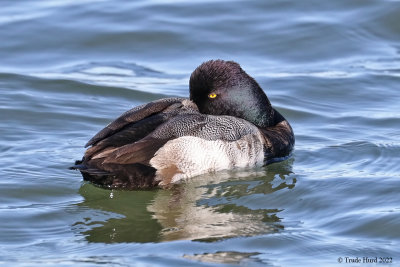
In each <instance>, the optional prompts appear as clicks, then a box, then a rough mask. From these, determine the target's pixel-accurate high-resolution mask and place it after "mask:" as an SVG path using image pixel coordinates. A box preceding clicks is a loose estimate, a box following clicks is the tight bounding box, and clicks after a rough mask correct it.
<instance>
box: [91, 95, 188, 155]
mask: <svg viewBox="0 0 400 267" xmlns="http://www.w3.org/2000/svg"><path fill="white" fill-rule="evenodd" d="M184 100H187V99H186V98H178V97H177V98H163V99H160V100H156V101H153V102H150V103H147V104H143V105H140V106H137V107H134V108H132V109H130V110H128V111H126V112H125V113H123V114H122V115H121V116H119V117H118V118H117V119H116V120H114V121H113V122H111V123H110V124H108V125H107V126H106V127H105V128H104V129H102V130H101V131H100V132H98V133H97V134H96V135H95V136H93V137H92V138H91V139H90V140H89V141H88V142H87V143H86V145H85V147H88V146H91V145H94V144H96V143H97V142H99V141H101V140H103V139H104V138H107V137H109V136H110V135H113V134H114V133H116V132H118V131H120V130H121V129H122V128H124V127H125V126H126V125H128V124H131V123H135V122H138V121H140V120H143V119H145V118H147V117H149V116H151V115H154V114H157V113H160V112H162V111H163V110H165V109H166V108H168V107H170V106H171V105H174V104H178V105H179V104H182V101H184Z"/></svg>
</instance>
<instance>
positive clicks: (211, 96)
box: [208, 93, 217, 98]
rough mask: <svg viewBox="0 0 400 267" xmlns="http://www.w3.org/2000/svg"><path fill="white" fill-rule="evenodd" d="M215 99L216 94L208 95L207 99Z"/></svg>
mask: <svg viewBox="0 0 400 267" xmlns="http://www.w3.org/2000/svg"><path fill="white" fill-rule="evenodd" d="M216 97H217V94H214V93H211V94H209V95H208V98H216Z"/></svg>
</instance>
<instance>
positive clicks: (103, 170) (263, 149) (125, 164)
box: [74, 60, 294, 189]
mask: <svg viewBox="0 0 400 267" xmlns="http://www.w3.org/2000/svg"><path fill="white" fill-rule="evenodd" d="M189 84H190V85H189V86H190V99H187V98H164V99H160V100H157V101H153V102H150V103H148V104H144V105H141V106H138V107H135V108H133V109H131V110H128V111H126V112H125V113H123V114H122V115H121V116H120V117H118V118H117V119H116V120H114V121H113V122H111V123H110V124H109V125H107V126H106V127H105V128H104V129H102V130H101V131H100V132H98V133H97V134H96V135H95V136H94V137H93V138H92V139H90V140H89V142H88V143H87V144H86V146H85V147H89V148H88V149H87V150H86V152H85V155H84V156H83V158H82V160H81V161H77V162H76V164H75V166H74V167H75V168H76V169H79V170H80V172H81V173H82V175H83V177H84V179H85V180H88V181H90V182H92V183H94V184H97V185H100V186H104V187H108V188H125V189H139V188H151V187H156V186H160V187H168V186H170V185H172V184H175V183H178V182H180V181H182V180H184V179H188V178H191V177H194V176H196V175H200V174H204V173H208V172H216V171H219V170H224V169H232V168H242V167H252V166H261V165H265V164H268V163H270V162H273V161H277V160H283V159H285V158H286V157H288V156H289V154H290V152H291V151H292V149H293V146H294V135H293V130H292V128H291V127H290V125H289V123H288V121H286V119H285V118H284V117H283V116H282V115H281V114H280V113H279V112H278V111H276V110H275V109H274V108H272V106H271V103H270V101H269V100H268V98H267V96H266V95H265V93H264V91H263V90H262V89H261V87H260V86H259V85H258V83H257V82H256V81H255V80H254V79H253V78H252V77H250V76H249V75H248V74H247V73H246V72H244V70H243V69H242V68H241V67H240V65H239V64H237V63H235V62H233V61H223V60H211V61H207V62H205V63H203V64H201V65H200V66H199V67H197V68H196V69H195V70H194V72H193V73H192V74H191V76H190V82H189Z"/></svg>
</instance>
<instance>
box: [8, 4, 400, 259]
mask: <svg viewBox="0 0 400 267" xmlns="http://www.w3.org/2000/svg"><path fill="white" fill-rule="evenodd" d="M399 18H400V2H399V1H394V0H393V1H389V0H386V1H383V0H382V1H377V0H375V1H372V0H367V1H345V0H341V1H317V0H315V1H284V0H282V1H223V0H220V1H206V2H203V1H191V2H186V1H161V0H153V1H131V2H130V3H127V2H126V1H118V0H117V1H106V0H104V1H94V0H93V1H91V0H86V1H79V2H77V1H68V0H64V1H50V0H49V1H2V8H1V9H0V40H1V42H0V58H1V61H0V109H1V111H0V136H1V139H0V151H1V152H0V153H1V161H0V175H1V179H0V229H1V231H0V263H1V264H3V265H5V266H10V265H12V266H42V265H43V264H47V265H50V266H53V265H54V266H71V265H78V266H96V265H104V264H107V265H110V266H179V265H183V266H187V265H190V266H192V265H193V266H214V265H218V266H220V265H221V264H222V265H225V266H229V265H236V264H241V265H244V266H265V265H267V266H268V265H269V266H299V265H300V266H301V265H305V266H306V265H308V266H310V265H311V264H312V265H319V266H339V265H346V266H367V265H368V264H366V263H352V264H350V263H346V262H345V261H346V257H348V258H347V260H348V261H349V260H350V259H353V260H357V257H358V259H360V260H363V257H368V258H369V259H375V257H378V258H377V259H378V261H379V260H380V257H389V258H391V260H392V266H398V265H399V264H400V257H399V255H400V254H399V252H400V249H399V248H400V165H399V162H400V141H399V140H400V130H399V125H400V106H399V102H400V94H399V89H400V88H399V84H400V53H399V51H400V23H399ZM215 58H222V59H232V60H235V61H237V62H239V63H240V64H241V65H242V67H243V68H244V69H245V70H246V71H247V72H248V73H249V74H250V75H252V76H254V77H255V78H256V79H257V81H258V82H259V83H260V85H261V86H262V87H263V88H264V90H265V91H266V93H267V94H268V96H269V98H270V100H271V102H272V103H273V105H274V107H276V108H277V109H278V110H279V111H280V112H281V113H282V114H284V115H285V116H286V118H287V119H288V120H289V121H290V123H291V125H292V126H293V128H294V131H295V135H296V147H295V151H294V153H293V157H292V158H291V159H289V160H287V161H284V162H280V163H275V164H271V165H269V166H266V167H263V168H259V169H247V170H238V171H226V172H221V173H216V174H212V175H203V176H201V177H198V178H196V179H193V180H192V181H188V182H187V183H184V184H182V185H180V186H178V187H176V188H174V189H172V190H153V191H136V192H127V191H109V190H104V189H100V188H97V187H95V186H93V185H91V184H86V183H83V182H82V177H81V176H80V174H79V173H78V172H76V171H71V170H68V167H69V166H71V164H72V163H73V162H74V160H76V159H79V158H80V157H81V156H82V154H83V152H84V148H83V145H84V144H85V143H86V141H87V140H89V138H91V137H92V136H93V135H94V134H95V133H96V132H97V131H98V130H99V129H101V128H102V127H103V126H105V125H106V124H107V123H108V122H110V121H111V120H112V119H114V118H115V117H116V116H118V115H119V114H121V113H122V112H124V111H125V110H127V109H129V108H131V107H133V106H136V105H139V104H142V103H146V102H149V101H152V100H155V99H159V98H162V97H169V96H184V97H185V96H188V78H189V75H190V73H191V71H193V70H194V68H195V67H196V66H197V65H199V64H200V63H201V62H203V61H205V60H208V59H215ZM339 258H342V259H343V261H344V262H343V263H342V264H340V263H339V262H338V259H339ZM371 265H375V264H371ZM378 265H380V266H385V265H382V264H378ZM386 265H388V264H386Z"/></svg>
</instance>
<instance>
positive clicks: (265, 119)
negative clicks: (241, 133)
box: [238, 87, 275, 128]
mask: <svg viewBox="0 0 400 267" xmlns="http://www.w3.org/2000/svg"><path fill="white" fill-rule="evenodd" d="M252 92H253V93H250V94H247V95H242V97H243V99H242V100H239V101H238V104H239V107H240V108H239V109H240V113H241V114H240V116H239V117H242V118H243V119H245V120H247V121H249V122H251V123H253V124H254V125H256V126H258V127H260V128H267V127H270V126H273V125H274V121H275V120H274V117H275V114H274V113H275V112H274V109H273V108H272V106H271V103H270V102H269V99H268V97H267V95H266V94H265V93H264V91H263V90H262V89H261V88H260V87H258V88H257V90H256V92H254V90H253V91H252ZM247 93H248V92H247Z"/></svg>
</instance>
